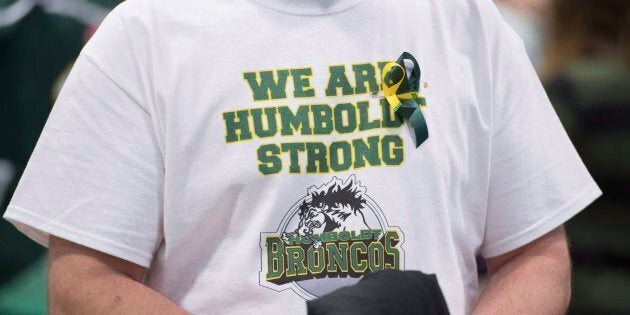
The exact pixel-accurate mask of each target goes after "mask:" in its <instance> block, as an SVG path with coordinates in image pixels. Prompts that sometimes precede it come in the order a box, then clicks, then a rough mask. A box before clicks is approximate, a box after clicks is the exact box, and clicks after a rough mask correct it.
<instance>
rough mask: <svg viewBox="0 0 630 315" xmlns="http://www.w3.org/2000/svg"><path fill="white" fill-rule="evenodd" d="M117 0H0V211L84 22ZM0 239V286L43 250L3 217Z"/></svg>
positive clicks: (79, 45)
mask: <svg viewBox="0 0 630 315" xmlns="http://www.w3.org/2000/svg"><path fill="white" fill-rule="evenodd" d="M119 2H120V1H115V0H107V1H106V0H98V1H96V0H95V1H88V0H73V1H66V0H47V1H36V0H0V160H2V161H3V163H6V162H9V163H8V164H9V165H11V168H12V170H11V173H13V174H11V175H12V176H13V178H12V179H11V180H10V184H9V185H8V188H7V189H6V191H4V189H3V191H0V193H3V196H0V215H2V214H3V213H4V211H5V209H6V206H7V204H8V202H9V199H10V197H11V195H12V193H13V190H14V189H15V186H16V185H17V182H18V179H19V177H20V176H21V174H22V172H23V170H24V167H25V166H26V163H27V161H28V159H29V157H30V154H31V152H32V150H33V148H34V146H35V144H36V142H37V139H38V138H39V135H40V133H41V130H42V128H43V126H44V124H45V122H46V119H47V118H48V114H49V112H50V110H51V108H52V106H53V102H54V98H55V94H56V93H55V87H56V86H57V85H58V84H59V82H60V81H63V76H64V73H65V72H66V71H67V69H69V67H70V66H71V64H72V62H73V61H74V59H75V58H76V56H78V54H79V52H80V51H81V49H82V47H83V44H84V42H85V39H86V30H87V29H88V27H90V26H95V25H88V24H90V23H98V22H100V20H101V19H102V18H103V17H104V16H105V14H106V13H107V12H108V10H109V9H110V8H111V7H113V6H114V5H115V4H117V3H119ZM95 3H97V4H98V5H95ZM3 188H4V187H3ZM0 242H1V245H0V286H2V285H3V284H4V283H5V282H7V281H9V280H10V279H11V278H13V277H15V276H16V275H17V274H18V273H19V272H20V271H21V270H23V269H24V268H26V267H28V266H29V264H30V263H31V262H33V261H34V260H35V259H36V258H37V257H39V256H41V254H42V253H43V251H44V249H43V248H41V246H39V245H37V244H36V243H34V242H32V241H31V240H29V239H28V238H26V237H25V236H23V235H22V234H21V233H19V232H18V231H17V230H15V228H14V227H13V226H12V225H10V224H9V223H8V222H6V221H4V220H0ZM0 313H2V312H0Z"/></svg>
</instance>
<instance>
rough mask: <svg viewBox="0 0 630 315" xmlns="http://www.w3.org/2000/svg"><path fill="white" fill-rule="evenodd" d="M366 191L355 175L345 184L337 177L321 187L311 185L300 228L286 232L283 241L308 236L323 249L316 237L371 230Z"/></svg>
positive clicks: (302, 206)
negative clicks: (341, 232)
mask: <svg viewBox="0 0 630 315" xmlns="http://www.w3.org/2000/svg"><path fill="white" fill-rule="evenodd" d="M366 190H367V189H366V188H365V187H363V186H361V182H359V181H357V180H356V178H355V176H354V175H351V176H350V177H348V178H347V179H346V180H345V181H343V180H341V179H338V178H337V177H333V178H332V180H331V181H330V182H328V183H326V184H324V185H322V186H320V187H316V186H311V187H310V188H308V189H307V196H306V198H305V199H304V200H303V201H302V204H301V205H300V208H299V213H298V214H299V217H300V222H299V223H298V227H297V228H296V229H295V230H294V231H291V232H284V233H282V239H284V240H285V241H288V240H289V239H290V238H291V237H294V236H296V235H299V236H304V237H307V238H308V239H309V240H310V241H311V242H312V243H313V246H314V247H315V248H319V247H320V246H321V245H322V243H321V241H319V240H317V239H316V238H315V237H314V235H316V234H321V233H323V232H331V231H360V230H366V229H370V228H369V226H368V224H367V223H366V222H365V217H364V216H363V209H364V207H365V204H366V202H367V201H366V199H365V196H364V194H365V192H366Z"/></svg>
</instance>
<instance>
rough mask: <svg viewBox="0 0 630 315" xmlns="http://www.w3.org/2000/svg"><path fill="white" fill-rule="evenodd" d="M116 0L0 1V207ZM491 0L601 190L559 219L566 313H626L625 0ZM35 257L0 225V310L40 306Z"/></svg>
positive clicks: (42, 263) (629, 237)
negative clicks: (567, 264)
mask: <svg viewBox="0 0 630 315" xmlns="http://www.w3.org/2000/svg"><path fill="white" fill-rule="evenodd" d="M119 2H121V1H118V0H0V214H2V213H4V210H5V209H6V206H7V204H8V202H9V199H10V198H11V195H12V192H13V190H14V189H15V186H16V184H17V182H18V179H19V178H20V175H21V173H22V171H23V170H24V167H25V165H26V163H27V161H28V158H29V156H30V154H31V151H32V150H33V148H34V146H35V143H36V142H37V138H38V137H39V134H40V132H41V130H42V128H43V126H44V123H45V122H46V118H47V117H48V114H49V112H50V110H51V108H52V105H53V103H54V100H55V98H56V95H57V93H58V92H59V89H60V87H61V86H62V84H63V81H64V79H65V76H66V74H67V72H68V70H69V69H70V67H71V65H72V62H73V60H74V59H75V58H76V56H77V55H78V54H79V51H80V50H81V47H83V45H84V44H85V42H86V41H87V40H88V39H89V38H90V36H91V34H93V33H94V31H95V30H96V28H97V27H98V25H99V23H100V21H101V20H102V19H103V18H104V17H105V15H106V14H107V13H108V12H109V10H111V9H112V8H113V7H114V6H115V5H116V4H118V3H119ZM495 2H496V4H497V6H498V7H499V9H500V10H501V13H502V14H503V16H504V18H505V19H506V21H508V23H509V24H510V25H512V27H513V28H514V29H515V31H516V32H517V33H518V34H519V35H520V36H521V38H522V39H523V41H524V42H525V45H526V47H527V51H528V54H529V56H530V58H531V60H532V62H533V63H534V65H535V66H536V69H537V71H538V73H539V75H540V77H541V79H542V80H543V83H544V84H545V87H546V89H547V92H548V94H549V97H550V98H551V100H552V103H553V104H554V106H555V108H556V111H557V113H558V114H559V115H560V119H561V120H562V122H563V124H564V126H565V128H566V129H567V131H568V132H569V135H570V137H571V139H572V140H573V143H574V144H575V146H576V148H577V150H578V151H579V152H580V154H581V156H582V158H583V160H584V162H585V163H586V165H587V166H588V168H589V170H590V171H591V173H592V175H593V176H594V177H595V179H596V181H597V182H598V184H599V185H600V187H601V188H602V190H603V191H604V196H603V197H602V198H600V199H599V200H598V201H596V202H595V203H594V204H593V205H591V206H590V207H589V208H588V209H587V210H586V211H584V212H582V213H581V214H579V215H578V216H576V217H575V218H574V219H572V220H571V221H570V222H569V223H568V224H567V232H568V235H569V240H570V243H571V253H572V257H573V263H574V271H573V274H574V275H573V299H572V303H571V307H570V310H569V314H576V315H578V314H613V315H614V314H630V233H629V232H628V230H629V229H630V0H496V1H495ZM44 254H45V252H44V250H43V248H41V247H40V246H38V245H36V244H35V243H34V242H32V241H30V240H28V239H27V238H26V237H24V236H22V234H20V233H19V232H17V231H16V230H15V228H14V227H13V226H11V225H10V224H9V223H8V222H6V221H4V220H0V314H16V315H21V314H23V315H29V314H45V313H46V260H45V255H44ZM480 262H481V265H482V266H481V267H480V272H481V273H484V268H483V262H482V261H480Z"/></svg>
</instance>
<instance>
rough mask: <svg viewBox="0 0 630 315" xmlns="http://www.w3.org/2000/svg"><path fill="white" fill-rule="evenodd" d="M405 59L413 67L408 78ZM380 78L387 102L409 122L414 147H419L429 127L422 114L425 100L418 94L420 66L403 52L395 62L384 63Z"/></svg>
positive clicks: (427, 133)
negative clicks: (413, 138)
mask: <svg viewBox="0 0 630 315" xmlns="http://www.w3.org/2000/svg"><path fill="white" fill-rule="evenodd" d="M405 59H409V60H411V61H413V62H414V69H413V71H412V72H411V76H410V77H409V78H407V70H406V69H405V63H404V60H405ZM381 80H382V90H383V94H384V96H385V99H387V103H389V106H391V107H392V109H393V110H394V112H395V113H396V115H398V116H399V117H401V118H402V119H407V120H408V121H409V122H410V124H411V126H412V127H413V129H414V133H415V136H416V147H419V146H420V145H421V144H422V143H423V142H424V141H425V140H426V139H427V138H428V137H429V129H428V128H427V124H426V121H425V119H424V115H423V114H422V107H424V106H426V100H425V98H424V97H422V96H421V95H420V94H419V91H420V66H419V65H418V62H417V61H416V59H415V58H414V57H413V56H412V55H411V54H410V53H408V52H404V53H403V54H402V55H401V56H400V58H398V60H397V61H396V62H389V63H387V64H385V67H383V71H382V76H381Z"/></svg>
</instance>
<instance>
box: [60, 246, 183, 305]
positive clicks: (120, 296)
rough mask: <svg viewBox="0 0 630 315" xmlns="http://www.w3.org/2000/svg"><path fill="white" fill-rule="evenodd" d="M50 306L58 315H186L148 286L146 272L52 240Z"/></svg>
mask: <svg viewBox="0 0 630 315" xmlns="http://www.w3.org/2000/svg"><path fill="white" fill-rule="evenodd" d="M48 260H49V265H48V305H49V312H50V314H51V315H57V314H186V311H185V310H184V309H182V308H181V307H179V306H178V305H176V304H175V303H173V302H172V301H170V300H169V299H167V298H166V297H164V296H162V295H160V294H159V293H157V292H156V291H154V290H151V289H150V288H148V287H146V286H144V285H143V284H142V283H141V281H142V277H143V276H144V273H145V271H146V269H145V268H144V267H142V266H139V265H136V264H134V263H131V262H128V261H125V260H122V259H120V258H116V257H114V256H110V255H107V254H104V253H102V252H99V251H96V250H93V249H90V248H87V247H84V246H81V245H78V244H75V243H72V242H69V241H67V240H64V239H61V238H58V237H55V236H52V235H51V236H50V243H49V256H48Z"/></svg>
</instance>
